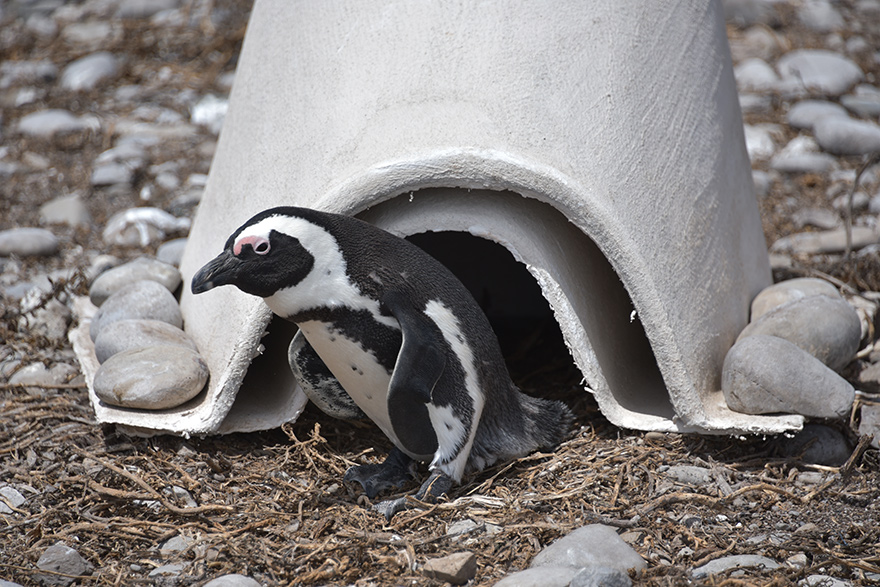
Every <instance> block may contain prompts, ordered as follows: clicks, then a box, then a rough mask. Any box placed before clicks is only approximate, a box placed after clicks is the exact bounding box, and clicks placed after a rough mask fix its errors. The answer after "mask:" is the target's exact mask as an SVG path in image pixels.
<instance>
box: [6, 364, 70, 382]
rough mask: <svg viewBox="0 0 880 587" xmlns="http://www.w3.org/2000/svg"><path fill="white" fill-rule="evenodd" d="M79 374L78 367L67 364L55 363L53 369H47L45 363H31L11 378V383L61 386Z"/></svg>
mask: <svg viewBox="0 0 880 587" xmlns="http://www.w3.org/2000/svg"><path fill="white" fill-rule="evenodd" d="M77 373H78V371H77V369H76V367H74V366H72V365H68V364H67V363H55V364H54V365H52V367H51V368H46V365H44V364H43V363H31V364H30V365H28V366H26V367H22V368H21V369H19V370H18V371H16V372H15V373H13V375H12V377H10V378H9V383H12V384H20V385H33V386H34V387H41V386H44V385H50V386H51V385H59V384H61V383H66V382H67V381H69V380H70V378H71V377H73V376H75V375H76V374H77Z"/></svg>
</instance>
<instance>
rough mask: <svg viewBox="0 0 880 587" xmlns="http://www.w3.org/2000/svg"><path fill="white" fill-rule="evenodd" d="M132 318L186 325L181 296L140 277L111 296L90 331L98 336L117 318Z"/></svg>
mask: <svg viewBox="0 0 880 587" xmlns="http://www.w3.org/2000/svg"><path fill="white" fill-rule="evenodd" d="M130 319H144V320H160V321H162V322H167V323H168V324H171V325H172V326H176V327H177V328H180V327H181V326H183V316H182V315H181V313H180V306H179V305H178V304H177V299H175V297H174V295H172V293H171V292H170V291H168V289H167V288H165V286H163V285H162V284H160V283H157V282H155V281H146V280H144V281H136V282H134V283H131V284H129V285H127V286H125V287H123V288H122V289H120V290H119V291H117V292H116V293H115V294H113V295H112V296H110V297H109V298H107V301H106V302H104V304H103V305H102V306H101V307H100V308H99V309H98V311H97V312H96V313H95V317H94V318H92V325H91V326H90V327H89V335H90V336H91V337H92V340H95V339H96V338H97V337H98V334H100V332H101V329H102V328H104V327H105V326H107V325H108V324H111V323H113V322H118V321H120V320H130Z"/></svg>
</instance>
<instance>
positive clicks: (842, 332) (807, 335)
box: [737, 295, 862, 371]
mask: <svg viewBox="0 0 880 587" xmlns="http://www.w3.org/2000/svg"><path fill="white" fill-rule="evenodd" d="M758 334H766V335H770V336H777V337H779V338H784V339H785V340H787V341H789V342H791V343H793V344H795V345H797V346H798V347H800V348H801V349H803V350H805V351H807V352H808V353H810V354H811V355H813V356H814V357H816V358H817V359H819V360H820V361H822V362H823V363H824V364H825V365H827V366H828V367H830V368H831V369H833V370H834V371H840V370H841V369H843V368H844V367H846V366H847V365H848V364H849V363H850V362H851V361H852V360H853V358H854V357H855V355H856V352H858V350H859V343H860V342H861V339H862V326H861V322H860V321H859V315H858V313H857V312H856V310H855V308H853V307H852V306H851V305H849V304H848V303H847V302H846V301H844V300H842V299H840V298H839V297H830V296H826V295H816V296H809V297H805V298H802V299H799V300H795V301H793V302H789V303H787V304H785V305H782V306H778V307H776V308H774V309H773V310H770V311H769V312H767V313H766V314H764V315H762V316H761V317H760V318H758V319H757V320H755V321H753V322H752V323H751V324H749V325H748V326H746V327H745V328H744V329H743V331H742V332H741V333H740V335H739V338H737V340H738V341H740V340H744V339H745V338H748V337H749V336H754V335H758Z"/></svg>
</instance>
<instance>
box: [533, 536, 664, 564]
mask: <svg viewBox="0 0 880 587" xmlns="http://www.w3.org/2000/svg"><path fill="white" fill-rule="evenodd" d="M590 565H601V566H606V567H611V568H615V569H620V570H622V571H627V570H629V569H644V568H645V567H646V566H647V564H646V563H645V561H644V560H643V559H642V557H640V556H639V555H638V553H637V552H636V551H635V550H633V549H632V547H631V546H630V545H629V544H627V543H626V542H624V541H623V540H622V539H621V538H620V536H619V535H618V534H617V532H616V531H615V530H614V528H611V527H610V526H604V525H602V524H590V525H588V526H583V527H582V528H578V529H577V530H575V531H574V532H572V533H571V534H568V535H567V536H563V537H562V538H560V539H558V540H556V541H555V542H554V543H553V544H551V545H550V546H548V547H547V548H545V549H544V550H542V551H541V552H539V553H538V554H537V555H536V556H535V558H534V559H532V564H531V565H529V566H530V567H531V568H535V567H543V566H551V567H552V566H567V567H574V568H581V567H587V566H590Z"/></svg>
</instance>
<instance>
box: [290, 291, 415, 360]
mask: <svg viewBox="0 0 880 587" xmlns="http://www.w3.org/2000/svg"><path fill="white" fill-rule="evenodd" d="M287 319H288V320H290V321H292V322H297V323H303V322H309V321H312V320H314V321H317V322H324V323H326V324H332V326H333V330H335V331H337V332H338V333H339V334H340V336H344V337H345V338H347V339H349V340H353V341H357V343H358V344H360V345H361V346H362V347H363V348H364V350H365V351H367V352H369V353H371V354H372V355H373V356H374V357H376V361H377V362H378V363H379V364H380V365H381V366H382V367H384V368H385V370H386V371H388V373H389V374H390V373H392V372H393V371H394V365H395V364H396V363H397V356H398V355H399V354H400V346H401V344H402V343H403V335H402V334H401V332H400V329H398V328H393V327H392V326H389V325H387V324H383V323H381V322H378V321H376V319H375V318H374V317H373V315H372V314H371V313H370V312H369V311H368V310H354V309H351V308H346V307H341V308H314V309H311V310H306V311H304V312H300V313H298V314H296V315H294V316H288V318H287Z"/></svg>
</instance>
